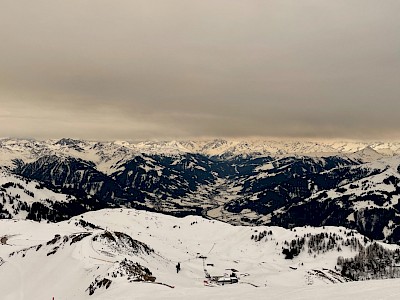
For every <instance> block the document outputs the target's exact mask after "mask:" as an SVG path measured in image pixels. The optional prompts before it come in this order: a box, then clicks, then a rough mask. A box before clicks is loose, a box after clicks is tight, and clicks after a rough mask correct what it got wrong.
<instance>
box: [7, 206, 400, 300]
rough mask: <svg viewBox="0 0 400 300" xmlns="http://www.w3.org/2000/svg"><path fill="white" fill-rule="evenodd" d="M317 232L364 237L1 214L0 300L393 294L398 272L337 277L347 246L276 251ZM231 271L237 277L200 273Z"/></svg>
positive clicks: (108, 213)
mask: <svg viewBox="0 0 400 300" xmlns="http://www.w3.org/2000/svg"><path fill="white" fill-rule="evenodd" d="M321 233H323V234H324V235H326V236H328V235H333V234H334V236H335V237H337V240H338V241H340V240H341V239H342V240H343V241H345V240H346V239H348V238H349V237H351V238H354V239H355V240H357V241H360V243H363V244H364V243H365V244H368V243H370V241H366V240H365V239H364V237H363V236H362V235H360V234H358V233H357V232H355V231H352V230H349V229H346V228H342V227H325V228H314V227H309V226H308V227H302V228H294V229H292V230H288V229H283V228H280V227H265V226H259V227H250V226H248V227H244V226H232V225H229V224H226V223H222V222H218V221H214V220H208V219H204V218H202V217H198V216H188V217H185V218H175V217H172V216H167V215H162V214H157V213H151V212H146V211H137V210H133V209H107V210H100V211H95V212H88V213H85V214H83V215H80V216H77V217H74V218H72V219H70V220H68V221H64V222H60V223H44V222H42V223H38V222H32V221H25V220H1V221H0V241H1V243H0V257H1V259H0V291H1V292H0V293H1V299H10V300H11V299H12V300H14V299H29V300H31V299H33V300H35V299H41V300H42V299H50V300H51V299H52V297H54V299H56V300H59V299H121V300H122V299H188V298H190V299H241V300H242V299H399V298H400V288H399V284H400V280H398V279H392V280H378V281H365V282H346V279H345V278H343V277H341V276H340V274H339V273H338V272H337V271H335V266H336V261H337V257H338V256H342V257H353V256H355V254H356V251H355V249H354V248H352V247H351V246H343V245H341V244H340V248H341V250H340V251H338V250H337V248H336V246H335V248H333V249H331V250H329V251H318V252H309V249H308V248H307V245H306V246H305V249H304V251H301V253H300V254H299V255H297V256H295V257H294V258H293V259H285V255H284V254H282V249H283V248H286V245H287V244H286V243H285V242H288V243H290V242H291V241H292V240H295V239H298V238H300V237H303V236H315V235H317V234H321ZM252 236H253V237H252ZM256 237H257V238H256ZM387 247H390V248H391V249H395V248H397V246H394V245H387ZM178 262H180V264H181V271H180V272H179V273H177V271H176V264H177V263H178ZM232 272H234V273H235V274H236V276H238V277H239V283H238V284H225V285H218V284H215V283H214V282H213V281H212V280H211V279H210V278H206V276H207V274H209V275H210V277H211V278H212V277H215V276H224V274H225V276H227V277H229V275H230V274H231V273H232Z"/></svg>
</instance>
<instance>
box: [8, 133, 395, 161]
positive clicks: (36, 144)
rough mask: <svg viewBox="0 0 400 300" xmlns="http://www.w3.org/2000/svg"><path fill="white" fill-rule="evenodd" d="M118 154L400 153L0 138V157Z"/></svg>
mask: <svg viewBox="0 0 400 300" xmlns="http://www.w3.org/2000/svg"><path fill="white" fill-rule="evenodd" d="M116 152H118V153H120V154H135V155H137V154H141V153H142V154H150V155H177V154H184V153H191V154H202V155H206V156H219V157H225V158H227V157H235V156H258V157H260V156H288V155H304V156H327V155H339V154H342V155H358V156H360V157H363V158H368V157H369V158H374V159H375V158H377V157H378V156H381V155H382V156H393V155H400V142H353V141H289V140H288V141H284V140H265V139H249V140H235V139H213V140H184V141H141V142H129V141H113V142H98V141H85V140H76V139H71V138H63V139H60V140H34V139H13V138H3V139H0V154H1V157H2V160H3V161H4V160H7V158H10V157H13V156H16V155H15V154H16V153H18V154H19V155H23V156H25V158H26V159H27V158H36V157H38V156H41V155H48V154H60V153H64V154H67V155H71V156H77V157H82V158H89V159H90V158H92V159H96V158H97V159H101V157H103V159H104V156H107V154H109V156H113V155H114V154H115V153H116Z"/></svg>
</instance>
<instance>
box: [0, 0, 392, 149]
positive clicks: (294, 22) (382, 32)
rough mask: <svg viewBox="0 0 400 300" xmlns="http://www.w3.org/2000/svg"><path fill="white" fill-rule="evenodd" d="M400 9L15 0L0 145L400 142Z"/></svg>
mask: <svg viewBox="0 0 400 300" xmlns="http://www.w3.org/2000/svg"><path fill="white" fill-rule="evenodd" d="M398 11H400V2H399V1H394V0H387V1H384V2H378V1H374V0H338V1H320V0H303V1H296V0H248V1H243V0H242V1H239V0H212V1H211V0H204V1H184V0H171V1H155V0H146V1H144V0H130V1H128V0H117V1H112V2H111V1H107V0H96V1H95V0H87V1H78V0H70V1H60V0H38V1H29V0H19V1H15V0H4V1H2V2H1V4H0V25H1V26H0V37H2V43H1V44H0V125H1V126H0V136H15V137H33V138H36V139H48V138H52V139H57V138H62V137H74V138H78V139H85V140H174V139H177V140H187V139H196V138H200V139H203V138H205V137H215V138H219V137H222V138H229V139H231V138H240V139H246V138H252V137H254V136H257V137H265V138H267V139H269V138H275V139H286V140H298V139H308V140H320V139H323V140H325V139H328V140H332V139H333V140H368V141H381V140H382V141H390V140H398V139H399V137H400V121H399V117H398V112H399V111H400V101H399V100H400V84H399V78H400V55H399V53H400V19H399V18H398V13H397V12H398Z"/></svg>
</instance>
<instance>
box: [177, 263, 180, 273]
mask: <svg viewBox="0 0 400 300" xmlns="http://www.w3.org/2000/svg"><path fill="white" fill-rule="evenodd" d="M180 270H181V263H179V262H178V264H177V265H176V273H179V271H180Z"/></svg>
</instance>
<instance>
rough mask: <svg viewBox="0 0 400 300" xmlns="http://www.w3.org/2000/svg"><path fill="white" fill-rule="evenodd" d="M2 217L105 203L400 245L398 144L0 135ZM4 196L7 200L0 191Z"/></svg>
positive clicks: (40, 215) (34, 216) (45, 215)
mask: <svg viewBox="0 0 400 300" xmlns="http://www.w3.org/2000/svg"><path fill="white" fill-rule="evenodd" d="M0 165H1V175H0V183H1V186H0V197H2V201H1V200H0V216H1V218H22V219H31V220H36V221H39V220H48V221H52V222H54V221H62V220H68V219H69V218H71V217H73V216H76V215H78V214H81V213H84V212H87V211H92V210H98V209H103V208H118V207H123V208H136V209H143V210H148V211H155V212H161V213H164V214H170V215H175V216H180V217H182V216H186V215H202V216H204V217H206V218H209V219H216V220H221V221H224V222H228V223H231V224H234V225H268V226H282V227H286V228H293V227H296V226H306V225H311V226H345V227H347V228H351V229H356V230H358V231H359V232H360V233H362V234H365V235H366V236H368V237H369V238H372V239H376V240H382V241H387V242H390V243H398V242H400V226H399V225H400V203H399V198H400V173H399V165H400V143H395V142H391V143H389V142H374V143H368V142H346V141H345V142H336V141H335V142H333V141H322V142H310V141H297V142H296V141H294V142H293V141H268V140H261V139H253V140H247V141H242V140H224V139H217V140H202V141H161V142H156V141H151V142H149V141H146V142H125V141H117V142H98V141H82V140H75V139H70V138H65V139H61V140H45V141H40V140H32V139H12V138H4V139H0ZM0 199H1V198H0Z"/></svg>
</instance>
